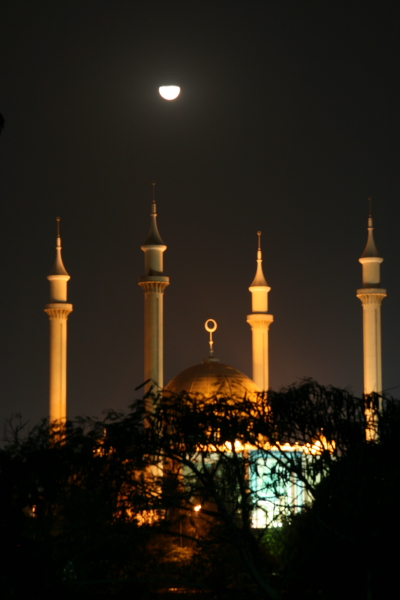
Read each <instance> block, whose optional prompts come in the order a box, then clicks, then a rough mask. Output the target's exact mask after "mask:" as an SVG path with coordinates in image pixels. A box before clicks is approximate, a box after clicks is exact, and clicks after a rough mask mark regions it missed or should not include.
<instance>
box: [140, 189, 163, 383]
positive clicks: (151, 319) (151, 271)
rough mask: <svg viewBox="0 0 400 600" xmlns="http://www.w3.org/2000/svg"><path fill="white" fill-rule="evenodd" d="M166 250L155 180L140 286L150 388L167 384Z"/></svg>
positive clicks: (146, 365)
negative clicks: (165, 362) (165, 326)
mask: <svg viewBox="0 0 400 600" xmlns="http://www.w3.org/2000/svg"><path fill="white" fill-rule="evenodd" d="M166 249H167V246H166V245H165V244H164V242H163V241H162V239H161V236H160V233H159V231H158V227H157V207H156V200H155V183H153V205H152V211H151V224H150V231H149V234H148V236H147V238H146V241H145V243H144V244H143V246H142V250H143V252H144V254H145V263H144V264H145V275H144V277H139V285H140V287H141V288H142V289H143V291H144V380H145V381H148V380H150V382H149V384H148V385H147V386H146V391H148V390H150V389H151V387H152V386H156V388H157V389H162V388H163V387H164V290H165V288H166V287H167V286H168V285H169V277H166V276H165V275H163V271H164V252H165V250H166Z"/></svg>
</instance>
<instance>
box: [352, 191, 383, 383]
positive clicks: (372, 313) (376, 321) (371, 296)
mask: <svg viewBox="0 0 400 600" xmlns="http://www.w3.org/2000/svg"><path fill="white" fill-rule="evenodd" d="M359 261H360V263H361V264H362V280H363V286H362V288H361V289H359V290H357V298H359V299H360V300H361V302H362V306H363V334H364V335H363V337H364V394H372V393H378V394H380V393H381V392H382V326H381V304H382V300H383V299H384V298H386V290H384V289H383V288H381V287H380V283H381V274H380V269H381V263H382V262H383V258H382V257H381V256H380V254H379V252H378V249H377V247H376V244H375V240H374V224H373V219H372V198H369V217H368V239H367V245H366V246H365V250H364V252H363V254H362V256H361V258H360V259H359Z"/></svg>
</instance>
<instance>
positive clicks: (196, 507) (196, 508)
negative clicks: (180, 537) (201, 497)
mask: <svg viewBox="0 0 400 600" xmlns="http://www.w3.org/2000/svg"><path fill="white" fill-rule="evenodd" d="M193 510H195V511H196V512H199V510H201V504H197V506H195V507H194V509H193Z"/></svg>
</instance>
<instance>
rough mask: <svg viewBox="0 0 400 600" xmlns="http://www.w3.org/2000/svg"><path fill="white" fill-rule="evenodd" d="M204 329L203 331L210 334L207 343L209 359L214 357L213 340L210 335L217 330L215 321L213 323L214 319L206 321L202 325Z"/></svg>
mask: <svg viewBox="0 0 400 600" xmlns="http://www.w3.org/2000/svg"><path fill="white" fill-rule="evenodd" d="M204 327H205V330H206V331H208V332H209V334H210V341H209V342H208V343H209V345H210V358H212V357H213V356H214V340H213V337H212V334H213V333H214V331H216V330H217V328H218V325H217V321H215V320H214V319H207V321H206V322H205V324H204Z"/></svg>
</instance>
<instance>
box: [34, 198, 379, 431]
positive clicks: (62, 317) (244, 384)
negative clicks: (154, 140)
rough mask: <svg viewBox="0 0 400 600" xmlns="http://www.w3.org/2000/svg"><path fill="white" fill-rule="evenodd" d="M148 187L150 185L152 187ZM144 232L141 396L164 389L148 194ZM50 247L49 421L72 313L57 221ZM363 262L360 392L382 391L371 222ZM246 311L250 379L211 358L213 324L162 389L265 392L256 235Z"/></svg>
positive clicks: (159, 254)
mask: <svg viewBox="0 0 400 600" xmlns="http://www.w3.org/2000/svg"><path fill="white" fill-rule="evenodd" d="M153 189H154V188H153ZM150 219H151V220H150V230H149V233H148V236H147V238H146V240H145V242H144V244H143V245H142V250H143V252H144V255H145V274H144V276H142V277H139V285H140V287H141V288H142V289H143V292H144V365H145V366H144V381H145V382H146V389H147V391H148V390H149V389H151V388H152V387H153V388H155V389H156V390H158V389H164V291H165V289H166V288H167V286H168V285H169V277H167V276H166V275H165V274H164V252H165V250H166V249H167V246H166V245H165V244H164V242H163V240H162V238H161V235H160V232H159V230H158V226H157V208H156V202H155V198H154V195H153V203H152V209H151V216H150ZM57 222H58V235H57V242H56V260H55V263H54V266H53V269H52V271H51V273H50V275H48V280H49V281H50V302H49V304H47V305H46V307H45V312H46V313H47V314H48V315H49V319H50V422H55V421H58V422H64V421H66V419H67V341H68V329H67V324H68V316H69V314H70V313H71V312H72V310H73V306H72V304H70V303H69V302H68V289H67V286H68V281H69V279H70V275H69V274H68V272H67V270H66V268H65V266H64V263H63V259H62V252H61V250H62V248H61V237H60V228H59V224H60V220H59V218H58V219H57ZM359 260H360V263H361V264H362V281H363V285H362V288H361V289H359V290H357V297H358V298H359V299H360V300H361V303H362V307H363V337H364V344H363V347H364V393H365V394H367V395H368V394H372V393H378V394H379V393H381V391H382V389H383V387H382V352H381V304H382V300H383V299H384V298H385V297H386V290H384V289H382V288H381V287H380V265H381V263H382V261H383V258H382V257H381V256H380V255H379V253H378V250H377V248H376V245H375V242H374V235H373V220H372V216H371V214H370V216H369V218H368V240H367V245H366V247H365V250H364V252H363V254H362V256H361V258H360V259H359ZM249 290H250V292H251V299H252V312H251V314H249V315H248V316H247V322H248V323H249V325H250V327H251V335H252V365H253V372H252V378H250V377H249V376H247V375H245V374H244V373H242V372H241V371H239V370H237V369H235V368H234V367H232V366H229V365H226V364H224V363H222V362H220V361H219V360H218V359H217V358H215V357H214V355H213V347H212V345H213V342H212V333H213V331H215V329H216V327H217V325H216V323H215V321H213V319H209V320H208V321H207V322H206V329H207V331H209V332H210V355H209V357H208V358H207V359H205V360H204V361H203V362H202V363H201V364H198V365H195V366H192V367H189V368H188V369H186V370H184V371H183V372H182V373H179V374H178V375H176V377H174V378H173V379H172V381H170V382H169V383H168V384H167V385H166V386H165V389H166V390H168V391H169V392H172V393H180V392H183V391H186V392H188V393H190V394H201V395H202V396H203V397H211V396H215V395H219V394H220V395H223V396H225V397H226V396H229V397H231V398H235V397H237V398H243V397H244V395H247V396H252V395H254V394H256V393H257V392H260V391H261V392H262V391H268V389H269V345H268V334H269V327H270V325H271V323H272V322H273V320H274V318H273V316H272V315H271V314H269V313H268V294H269V292H270V290H271V288H270V287H269V286H268V284H267V281H266V278H265V276H264V272H263V266H262V250H261V232H258V249H257V269H256V274H255V277H254V280H253V282H252V284H251V285H250V287H249Z"/></svg>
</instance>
